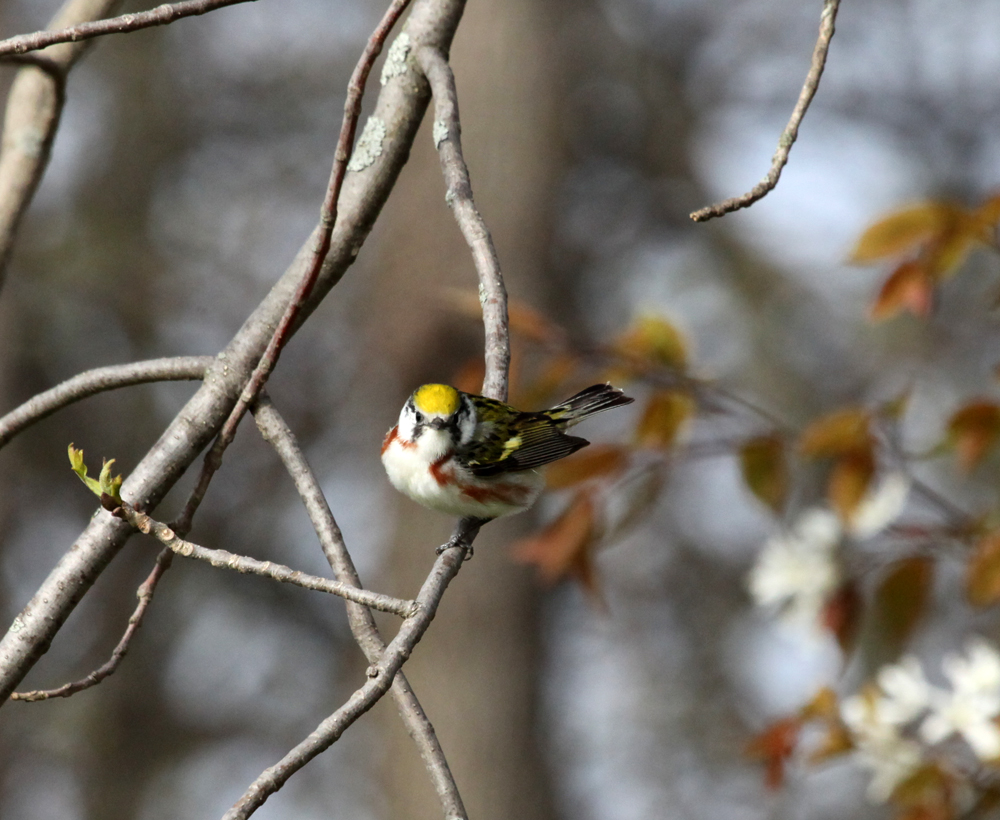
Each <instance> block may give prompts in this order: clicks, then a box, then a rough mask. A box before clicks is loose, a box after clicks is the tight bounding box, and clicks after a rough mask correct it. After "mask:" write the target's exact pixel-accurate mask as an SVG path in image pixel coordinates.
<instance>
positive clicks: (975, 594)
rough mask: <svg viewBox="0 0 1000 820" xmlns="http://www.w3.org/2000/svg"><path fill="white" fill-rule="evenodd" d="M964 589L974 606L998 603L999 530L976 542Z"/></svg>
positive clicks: (999, 577)
mask: <svg viewBox="0 0 1000 820" xmlns="http://www.w3.org/2000/svg"><path fill="white" fill-rule="evenodd" d="M965 588H966V591H967V592H968V595H969V601H970V602H972V604H973V605H975V606H992V605H993V604H995V603H996V602H997V601H1000V530H993V532H989V533H987V534H986V535H984V536H983V537H982V538H980V539H979V541H977V542H976V545H975V546H974V547H973V550H972V558H971V559H970V561H969V569H968V574H967V575H966V578H965Z"/></svg>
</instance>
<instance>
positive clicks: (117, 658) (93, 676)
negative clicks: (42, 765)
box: [10, 549, 174, 702]
mask: <svg viewBox="0 0 1000 820" xmlns="http://www.w3.org/2000/svg"><path fill="white" fill-rule="evenodd" d="M173 560H174V554H173V553H172V552H171V551H170V550H169V549H163V550H161V551H160V554H159V555H157V556H156V566H154V567H153V570H152V572H150V573H149V575H148V576H147V578H146V580H145V581H143V582H142V584H140V585H139V589H138V590H136V593H135V594H136V597H137V598H138V599H139V605H138V606H137V607H136V608H135V612H133V613H132V616H131V617H130V618H129V619H128V628H126V630H125V634H124V635H122V638H121V640H120V641H118V646H116V647H115V649H114V651H113V652H112V653H111V657H110V658H109V659H108V660H107V662H106V663H104V664H103V665H102V666H99V667H98V668H97V669H95V670H94V671H93V672H91V673H90V674H89V675H87V677H85V678H81V679H80V680H78V681H73V682H72V683H65V684H63V685H62V686H60V687H59V688H58V689H36V690H34V691H32V692H14V693H13V694H12V695H11V696H10V699H11V700H23V701H28V702H33V701H38V700H48V699H49V698H68V697H69V696H70V695H75V694H76V693H77V692H82V691H83V690H84V689H89V688H90V687H91V686H96V685H97V684H99V683H100V682H101V681H102V680H104V679H105V678H107V677H109V676H110V675H112V674H113V673H114V671H115V670H116V669H117V668H118V664H120V663H121V662H122V658H124V657H125V654H126V653H127V652H128V648H129V644H130V643H131V642H132V638H133V637H134V636H135V633H136V632H137V631H138V630H139V627H140V626H142V619H143V616H144V615H145V614H146V610H147V609H148V608H149V604H150V602H151V601H152V600H153V593H154V592H155V591H156V585H157V584H158V583H159V582H160V579H161V578H162V577H163V574H164V573H165V572H166V571H167V570H168V569H170V564H171V563H172V562H173Z"/></svg>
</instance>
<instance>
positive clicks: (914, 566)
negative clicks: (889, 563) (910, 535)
mask: <svg viewBox="0 0 1000 820" xmlns="http://www.w3.org/2000/svg"><path fill="white" fill-rule="evenodd" d="M933 580H934V563H933V562H932V561H931V559H930V558H927V557H925V556H920V555H918V556H913V557H911V558H904V559H903V560H901V561H898V562H897V563H896V564H895V566H894V567H893V568H892V569H891V570H890V571H889V574H888V575H886V577H885V578H884V579H883V580H882V583H881V584H879V586H878V589H877V590H876V592H875V600H874V602H873V617H874V618H875V622H876V623H877V624H878V625H879V632H880V635H881V637H882V639H883V640H884V642H885V645H886V647H887V648H888V652H889V654H890V655H891V656H896V655H898V654H899V652H900V651H901V650H902V648H903V646H904V645H905V644H906V641H907V640H908V639H909V637H910V635H911V634H912V633H913V628H914V627H915V626H916V625H917V621H919V619H920V616H921V615H923V613H924V610H925V609H926V606H927V600H928V597H929V595H930V591H931V583H932V581H933Z"/></svg>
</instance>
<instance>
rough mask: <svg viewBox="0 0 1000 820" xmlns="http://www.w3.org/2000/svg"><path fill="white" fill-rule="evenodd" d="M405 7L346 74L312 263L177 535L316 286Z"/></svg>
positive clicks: (206, 465) (390, 14)
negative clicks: (376, 79)
mask: <svg viewBox="0 0 1000 820" xmlns="http://www.w3.org/2000/svg"><path fill="white" fill-rule="evenodd" d="M409 4H410V0H393V2H392V4H391V5H390V6H389V9H388V11H386V13H385V14H384V15H383V17H382V20H381V21H380V22H379V24H378V26H377V27H376V28H375V31H374V32H373V33H372V35H371V37H369V38H368V43H367V45H366V46H365V49H364V51H363V52H362V54H361V58H360V59H359V60H358V63H357V65H356V66H355V68H354V72H353V73H352V74H351V79H350V82H349V83H348V85H347V100H346V102H345V103H344V119H343V122H342V124H341V126H340V136H339V137H338V139H337V150H336V153H335V155H334V161H333V169H332V171H331V172H330V182H329V183H328V185H327V191H326V197H325V198H324V200H323V206H322V208H321V209H320V221H319V226H318V228H317V229H316V231H315V232H314V234H313V251H312V262H311V264H310V266H309V269H308V270H307V271H306V272H305V274H304V275H303V277H302V280H301V281H300V282H299V285H298V287H297V288H296V289H295V294H294V296H293V297H292V299H291V300H290V301H289V303H288V306H287V307H286V308H285V312H284V313H283V314H282V316H281V319H280V321H279V322H278V326H277V327H276V328H275V331H274V334H273V335H272V337H271V340H270V341H269V342H268V345H267V347H266V348H265V350H264V353H263V355H262V356H261V357H260V361H259V362H257V365H256V367H254V370H253V373H252V374H251V376H250V379H249V380H248V381H247V384H246V386H245V387H244V388H243V391H242V392H241V393H240V397H239V400H238V401H237V402H236V405H235V406H234V407H233V409H232V411H231V412H230V413H229V418H227V419H226V423H225V424H224V425H223V427H222V431H221V432H220V433H219V436H218V438H217V439H216V440H215V442H214V443H213V444H212V449H211V450H210V451H209V452H208V454H207V455H206V456H205V460H204V462H203V463H202V468H201V472H200V473H199V475H198V480H197V482H196V483H195V487H194V489H193V490H192V491H191V494H190V496H188V500H187V503H186V504H185V505H184V509H183V511H182V512H181V514H180V516H179V517H178V519H177V521H176V523H175V526H176V527H177V529H178V530H179V531H180V532H184V533H186V532H187V531H188V530H189V529H190V528H191V521H192V519H193V518H194V514H195V512H196V511H197V509H198V507H199V505H200V504H201V502H202V499H203V498H204V497H205V493H206V492H208V485H209V483H210V482H211V480H212V476H214V475H215V473H216V471H217V470H218V469H219V467H221V466H222V455H223V453H225V451H226V448H227V447H229V445H230V444H231V443H232V441H233V439H234V438H235V436H236V428H237V427H238V426H239V423H240V421H242V419H243V416H244V415H245V414H246V411H247V408H248V407H249V406H250V405H251V403H252V402H253V400H254V399H255V398H256V397H257V395H258V394H259V393H260V390H261V388H262V387H263V386H264V384H265V382H266V381H267V378H268V376H270V375H271V371H272V370H273V369H274V366H275V365H276V364H277V363H278V356H280V355H281V351H282V349H283V348H284V346H285V344H286V343H287V342H288V340H289V338H291V330H292V327H293V325H294V323H295V321H296V319H297V318H298V316H299V313H300V312H301V311H302V308H303V306H304V305H305V304H306V300H307V299H308V298H309V294H310V293H312V290H313V287H314V286H315V284H316V279H317V278H318V277H319V273H320V270H321V268H322V266H323V261H324V260H325V259H326V255H327V253H329V250H330V241H331V236H332V235H333V228H334V225H335V224H336V222H337V201H338V199H339V198H340V191H341V188H342V186H343V183H344V175H345V173H346V170H347V159H348V157H349V156H350V153H351V148H352V146H353V145H354V134H355V132H356V131H357V127H358V117H359V116H360V115H361V98H362V97H363V96H364V93H365V83H366V82H367V81H368V75H369V74H370V73H371V69H372V65H373V64H374V63H375V58H376V57H378V55H379V54H380V53H381V51H382V46H383V44H384V43H385V38H386V37H388V36H389V32H390V31H391V30H392V27H393V26H394V25H395V24H396V21H397V20H399V17H400V15H401V14H402V13H403V11H404V10H405V9H406V7H407V6H408V5H409Z"/></svg>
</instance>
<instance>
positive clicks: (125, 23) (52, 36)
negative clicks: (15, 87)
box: [0, 0, 253, 57]
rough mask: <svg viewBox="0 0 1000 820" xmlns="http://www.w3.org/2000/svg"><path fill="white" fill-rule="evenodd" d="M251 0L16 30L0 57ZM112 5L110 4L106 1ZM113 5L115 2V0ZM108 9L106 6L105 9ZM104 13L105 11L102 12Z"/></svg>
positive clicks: (188, 1) (215, 0) (219, 0)
mask: <svg viewBox="0 0 1000 820" xmlns="http://www.w3.org/2000/svg"><path fill="white" fill-rule="evenodd" d="M252 1H253V0H185V1H184V2H182V3H170V4H167V3H164V4H163V5H162V6H157V7H156V8H155V9H150V10H149V11H138V12H135V13H134V14H123V15H122V16H121V17H110V18H108V19H106V20H95V21H94V22H88V23H81V24H79V25H75V26H68V27H67V28H60V29H58V30H55V31H36V32H34V33H33V34H18V35H17V36H16V37H8V38H7V39H6V40H0V57H4V56H6V55H8V54H26V53H27V52H29V51H37V50H38V49H40V48H46V47H47V46H51V45H55V44H56V43H77V42H80V41H82V40H90V39H93V38H94V37H101V36H103V35H105V34H127V33H128V32H130V31H138V30H139V29H143V28H152V27H153V26H164V25H167V24H168V23H173V22H174V21H175V20H180V19H181V18H182V17H193V16H195V15H198V14H206V13H208V12H210V11H215V10H216V9H221V8H222V7H223V6H235V5H236V4H237V3H249V2H252ZM107 5H112V4H107ZM114 5H118V4H117V3H115V4H114ZM108 11H110V9H108ZM103 13H105V14H106V13H107V11H105V12H103Z"/></svg>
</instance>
